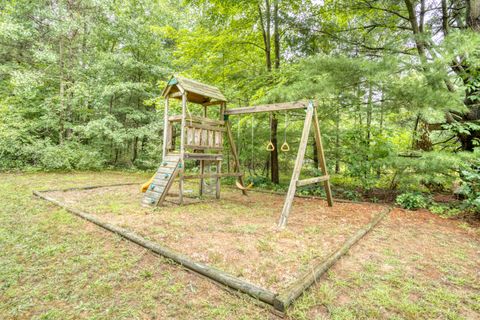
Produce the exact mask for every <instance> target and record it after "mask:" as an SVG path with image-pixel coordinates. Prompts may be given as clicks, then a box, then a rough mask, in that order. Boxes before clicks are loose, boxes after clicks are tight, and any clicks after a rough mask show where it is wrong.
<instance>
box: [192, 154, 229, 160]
mask: <svg viewBox="0 0 480 320" xmlns="http://www.w3.org/2000/svg"><path fill="white" fill-rule="evenodd" d="M185 159H189V160H221V159H223V156H222V154H214V153H191V152H185Z"/></svg>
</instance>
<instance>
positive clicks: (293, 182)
mask: <svg viewBox="0 0 480 320" xmlns="http://www.w3.org/2000/svg"><path fill="white" fill-rule="evenodd" d="M305 108H306V109H307V110H306V116H305V123H304V126H303V131H302V137H301V140H300V145H299V147H298V153H297V158H296V160H295V166H294V169H293V172H292V178H291V179H290V185H289V187H288V192H287V196H286V198H285V202H284V205H283V209H282V214H281V216H280V220H279V222H278V227H279V228H285V226H286V225H287V221H288V216H289V214H290V211H291V209H292V204H293V199H294V197H295V192H296V190H297V187H300V186H305V185H310V184H314V183H319V182H323V185H324V188H325V193H326V196H327V203H328V205H329V206H330V207H331V206H333V197H332V191H331V188H330V177H329V175H328V172H327V166H326V162H325V154H324V152H323V144H322V136H321V132H320V125H319V123H318V114H317V108H316V106H315V105H314V103H313V102H312V101H309V102H308V103H307V102H304V101H298V102H293V103H278V104H270V105H261V106H255V107H245V108H236V109H230V110H226V111H225V115H227V116H229V115H239V114H247V113H259V112H275V111H287V110H293V109H305ZM312 123H313V130H314V138H315V145H316V149H317V157H318V167H319V169H320V170H321V171H322V174H323V175H322V176H319V177H315V178H310V179H304V180H300V173H301V170H302V167H303V160H304V159H305V152H306V150H307V144H308V137H309V135H310V131H311V128H312ZM228 126H229V125H228V124H227V128H228ZM230 140H233V139H230ZM234 158H235V159H237V156H236V155H234ZM236 165H237V166H238V164H236Z"/></svg>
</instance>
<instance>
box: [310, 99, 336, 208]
mask: <svg viewBox="0 0 480 320" xmlns="http://www.w3.org/2000/svg"><path fill="white" fill-rule="evenodd" d="M313 132H314V134H315V144H316V146H317V158H318V166H319V169H320V170H322V173H323V175H324V176H328V172H327V163H326V161H325V153H324V152H323V144H322V134H321V133H320V124H319V123H318V113H317V108H314V110H313ZM323 186H324V188H325V193H326V195H327V203H328V206H329V207H332V206H333V196H332V190H331V189H330V180H329V179H327V180H324V182H323Z"/></svg>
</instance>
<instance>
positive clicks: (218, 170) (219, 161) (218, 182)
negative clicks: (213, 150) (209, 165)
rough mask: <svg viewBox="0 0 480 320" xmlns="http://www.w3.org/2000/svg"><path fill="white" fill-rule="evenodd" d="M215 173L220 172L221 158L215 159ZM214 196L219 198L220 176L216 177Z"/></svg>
mask: <svg viewBox="0 0 480 320" xmlns="http://www.w3.org/2000/svg"><path fill="white" fill-rule="evenodd" d="M216 171H217V174H218V175H220V174H221V173H222V160H218V161H217V170H216ZM215 198H217V199H220V176H217V177H216V190H215Z"/></svg>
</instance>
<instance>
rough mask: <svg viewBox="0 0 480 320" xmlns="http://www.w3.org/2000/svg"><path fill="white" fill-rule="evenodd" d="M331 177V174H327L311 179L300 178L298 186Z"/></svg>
mask: <svg viewBox="0 0 480 320" xmlns="http://www.w3.org/2000/svg"><path fill="white" fill-rule="evenodd" d="M329 179H330V176H328V175H327V176H321V177H315V178H310V179H303V180H298V181H297V187H301V186H307V185H309V184H314V183H318V182H323V181H327V180H329Z"/></svg>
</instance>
